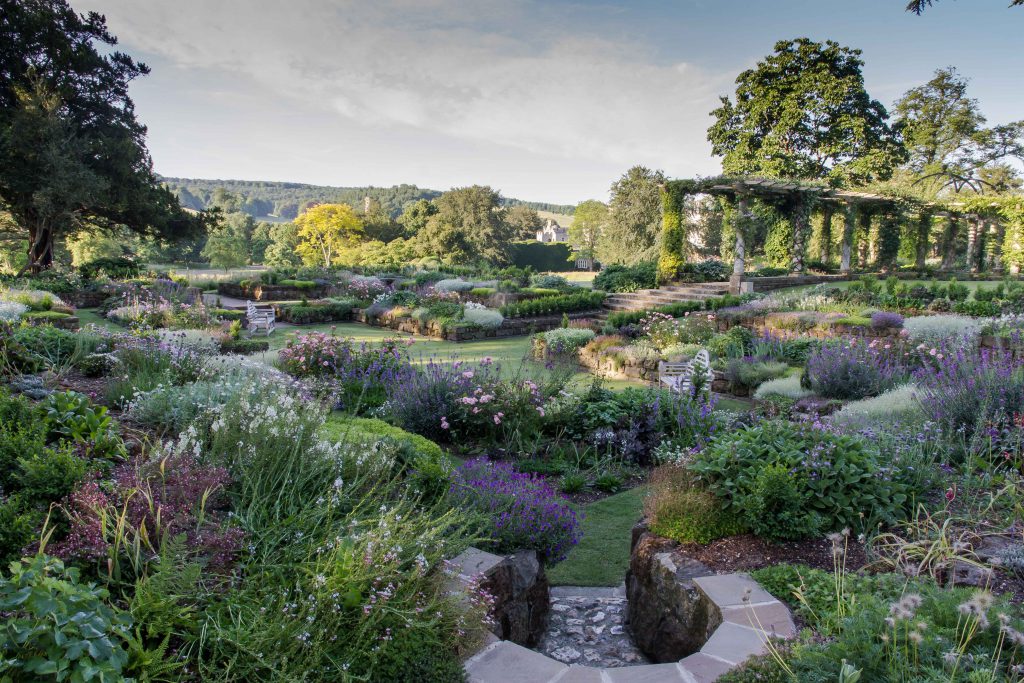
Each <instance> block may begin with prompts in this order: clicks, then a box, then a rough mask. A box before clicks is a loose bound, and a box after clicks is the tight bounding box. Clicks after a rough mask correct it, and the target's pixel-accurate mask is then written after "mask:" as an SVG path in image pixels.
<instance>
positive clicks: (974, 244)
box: [967, 214, 985, 273]
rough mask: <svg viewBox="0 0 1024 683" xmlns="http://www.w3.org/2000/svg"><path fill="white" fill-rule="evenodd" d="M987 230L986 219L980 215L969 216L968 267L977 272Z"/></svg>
mask: <svg viewBox="0 0 1024 683" xmlns="http://www.w3.org/2000/svg"><path fill="white" fill-rule="evenodd" d="M984 230H985V219H984V218H983V217H982V216H981V215H979V214H974V215H973V216H968V217H967V268H968V270H970V271H971V272H972V273H977V272H978V269H979V265H980V264H979V262H980V261H981V254H980V251H981V240H982V236H983V233H984Z"/></svg>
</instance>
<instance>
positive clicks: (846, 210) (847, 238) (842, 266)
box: [839, 204, 854, 275]
mask: <svg viewBox="0 0 1024 683" xmlns="http://www.w3.org/2000/svg"><path fill="white" fill-rule="evenodd" d="M853 220H854V208H853V204H846V205H845V206H844V207H843V253H842V255H841V257H840V258H841V261H840V263H839V271H840V272H841V273H843V274H844V275H847V274H849V272H850V259H851V257H852V256H853Z"/></svg>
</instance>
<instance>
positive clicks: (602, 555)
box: [548, 488, 644, 586]
mask: <svg viewBox="0 0 1024 683" xmlns="http://www.w3.org/2000/svg"><path fill="white" fill-rule="evenodd" d="M643 493H644V489H643V488H636V489H630V490H629V491H623V492H622V493H617V494H615V495H614V496H609V497H607V498H602V499H601V500H598V501H595V502H593V503H590V504H589V505H586V506H584V508H583V512H584V513H585V514H586V517H585V518H584V520H583V539H582V540H581V541H580V543H579V545H577V546H576V547H575V548H573V549H572V552H570V553H569V557H567V558H566V559H565V560H563V561H562V562H560V563H559V564H557V565H555V566H554V567H553V568H552V569H551V570H550V571H548V578H549V579H550V580H551V585H553V586H618V585H619V584H620V583H622V581H623V579H624V578H625V576H626V569H627V568H628V567H629V543H630V537H631V534H630V530H631V529H632V528H633V525H635V524H636V523H637V522H638V521H639V520H640V517H641V516H642V514H643Z"/></svg>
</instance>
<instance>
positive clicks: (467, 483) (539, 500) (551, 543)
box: [449, 458, 582, 564]
mask: <svg viewBox="0 0 1024 683" xmlns="http://www.w3.org/2000/svg"><path fill="white" fill-rule="evenodd" d="M449 495H450V496H451V498H452V502H453V503H454V504H456V505H459V506H464V507H467V508H469V509H473V510H476V511H478V512H481V513H483V514H485V515H488V516H489V517H490V520H491V525H492V527H491V538H492V539H493V541H494V544H495V547H496V549H497V550H498V551H499V552H511V551H514V550H520V549H533V550H536V551H537V552H538V554H540V556H541V557H542V558H543V559H544V561H545V562H547V563H548V564H555V563H556V562H560V561H561V560H563V559H565V556H566V555H567V554H568V552H569V550H571V549H572V547H573V546H574V545H576V543H578V542H579V539H580V537H581V536H582V532H581V530H580V523H579V520H578V519H577V516H576V513H575V511H573V509H572V508H571V507H570V506H569V505H568V504H567V502H566V501H565V500H564V499H563V498H562V497H561V496H559V495H558V493H557V492H556V491H555V490H554V489H553V488H552V487H551V486H550V485H549V484H547V483H546V482H545V481H544V480H543V479H539V478H537V477H536V476H534V475H530V474H524V473H521V472H516V471H515V470H514V469H513V468H512V465H511V464H510V463H504V462H491V461H489V460H487V459H486V458H477V459H474V460H469V461H467V462H466V463H465V464H463V465H462V466H460V467H459V468H458V469H456V470H455V471H454V472H453V473H452V483H451V488H450V489H449Z"/></svg>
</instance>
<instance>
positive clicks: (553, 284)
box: [530, 274, 572, 290]
mask: <svg viewBox="0 0 1024 683" xmlns="http://www.w3.org/2000/svg"><path fill="white" fill-rule="evenodd" d="M530 286H531V287H541V288H543V289H555V290H558V289H567V288H569V287H571V286H572V285H570V284H569V281H568V280H566V279H565V278H564V277H562V276H561V275H545V274H539V275H534V276H533V277H532V278H530Z"/></svg>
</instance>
